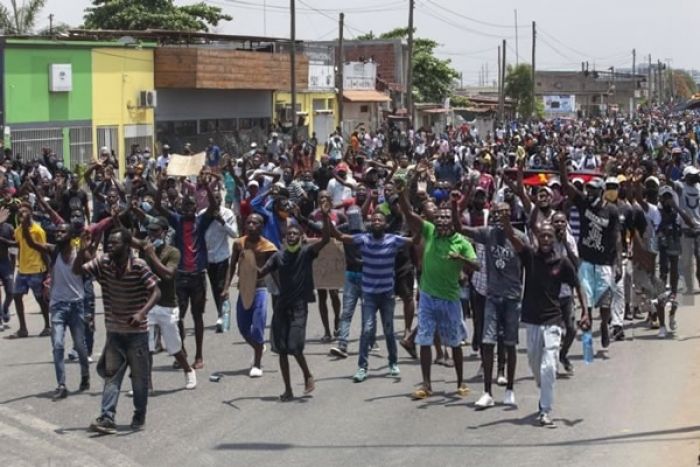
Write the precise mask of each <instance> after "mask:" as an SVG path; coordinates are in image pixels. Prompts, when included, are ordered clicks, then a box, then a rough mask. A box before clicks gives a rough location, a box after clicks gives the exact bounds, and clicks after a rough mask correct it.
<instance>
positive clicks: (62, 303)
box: [26, 223, 90, 401]
mask: <svg viewBox="0 0 700 467" xmlns="http://www.w3.org/2000/svg"><path fill="white" fill-rule="evenodd" d="M55 236H56V245H50V244H48V243H41V242H37V241H36V240H34V238H32V236H31V235H29V236H27V237H26V239H27V244H28V245H29V247H30V248H33V249H34V250H36V251H39V252H41V253H42V254H44V255H46V256H49V257H51V258H52V261H51V296H50V302H49V313H50V316H51V343H52V344H53V364H54V367H55V369H56V380H57V382H58V387H57V388H56V391H55V392H54V395H53V400H55V401H56V400H60V399H65V398H66V397H68V390H67V389H66V367H65V364H64V362H63V357H64V351H65V346H64V342H65V334H66V328H69V329H70V333H71V337H72V338H73V342H74V343H75V350H76V351H77V353H78V359H79V360H80V377H81V378H80V388H79V390H80V391H85V390H87V389H90V368H89V366H88V359H87V349H86V347H85V312H84V308H83V299H84V296H85V286H84V285H83V275H82V271H81V268H80V265H81V264H82V263H80V264H77V263H76V261H75V259H76V256H77V251H76V249H75V248H74V246H73V242H72V238H71V237H72V236H71V233H70V225H69V224H65V223H63V224H59V225H58V226H56V230H55Z"/></svg>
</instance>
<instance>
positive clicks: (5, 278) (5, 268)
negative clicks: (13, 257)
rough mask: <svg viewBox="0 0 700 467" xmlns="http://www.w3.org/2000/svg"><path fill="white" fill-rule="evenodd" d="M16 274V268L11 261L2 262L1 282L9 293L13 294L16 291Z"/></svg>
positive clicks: (0, 270)
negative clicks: (14, 285)
mask: <svg viewBox="0 0 700 467" xmlns="http://www.w3.org/2000/svg"><path fill="white" fill-rule="evenodd" d="M14 274H15V268H14V266H13V264H12V263H11V262H10V261H5V262H0V282H2V286H3V287H4V288H5V293H6V294H7V295H12V294H13V293H14V292H13V290H14V287H13V284H14Z"/></svg>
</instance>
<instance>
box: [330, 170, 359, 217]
mask: <svg viewBox="0 0 700 467" xmlns="http://www.w3.org/2000/svg"><path fill="white" fill-rule="evenodd" d="M356 187H357V182H356V181H355V179H354V178H352V176H350V169H349V168H348V165H347V164H346V163H344V162H341V163H340V164H338V165H337V166H336V168H335V176H334V177H333V178H332V179H330V180H329V181H328V188H327V190H328V193H330V195H331V202H332V203H333V207H339V206H341V205H342V204H343V201H345V200H347V199H350V198H352V193H353V191H354V190H355V188H356Z"/></svg>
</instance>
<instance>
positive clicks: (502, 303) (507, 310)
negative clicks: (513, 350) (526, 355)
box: [481, 296, 520, 345]
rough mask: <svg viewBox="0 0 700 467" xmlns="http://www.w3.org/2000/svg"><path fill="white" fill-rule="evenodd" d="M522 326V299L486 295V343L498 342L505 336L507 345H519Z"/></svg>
mask: <svg viewBox="0 0 700 467" xmlns="http://www.w3.org/2000/svg"><path fill="white" fill-rule="evenodd" d="M519 326H520V299H519V298H505V297H493V296H489V297H486V306H485V307H484V336H483V338H482V340H481V342H482V343H484V344H496V343H497V342H498V336H499V335H502V336H503V343H504V344H505V345H517V343H518V328H519Z"/></svg>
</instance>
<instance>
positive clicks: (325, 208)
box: [311, 201, 332, 254]
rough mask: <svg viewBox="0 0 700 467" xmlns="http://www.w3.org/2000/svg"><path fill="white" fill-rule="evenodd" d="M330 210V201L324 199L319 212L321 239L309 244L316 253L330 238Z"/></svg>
mask: <svg viewBox="0 0 700 467" xmlns="http://www.w3.org/2000/svg"><path fill="white" fill-rule="evenodd" d="M330 212H331V206H330V203H329V202H327V201H324V203H323V204H322V205H321V213H322V214H323V235H322V237H321V240H319V241H317V242H316V243H314V244H313V245H311V248H313V249H314V251H315V252H316V254H318V253H319V252H320V251H321V250H322V249H323V247H324V246H326V245H328V242H330V240H331V227H330V226H331V224H332V222H331V219H330Z"/></svg>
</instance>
